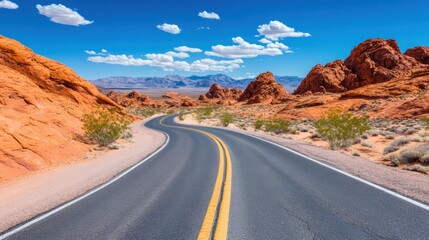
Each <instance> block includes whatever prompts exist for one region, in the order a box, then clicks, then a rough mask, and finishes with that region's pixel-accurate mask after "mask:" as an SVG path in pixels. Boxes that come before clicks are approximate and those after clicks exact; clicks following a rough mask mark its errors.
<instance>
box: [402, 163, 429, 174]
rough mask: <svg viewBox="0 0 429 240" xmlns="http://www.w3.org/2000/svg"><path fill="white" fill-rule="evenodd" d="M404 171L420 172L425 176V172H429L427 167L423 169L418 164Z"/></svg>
mask: <svg viewBox="0 0 429 240" xmlns="http://www.w3.org/2000/svg"><path fill="white" fill-rule="evenodd" d="M404 169H405V170H408V171H414V172H420V173H424V174H427V172H428V171H429V167H425V166H422V165H419V164H414V165H411V166H407V167H405V168H404Z"/></svg>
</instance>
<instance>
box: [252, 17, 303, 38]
mask: <svg viewBox="0 0 429 240" xmlns="http://www.w3.org/2000/svg"><path fill="white" fill-rule="evenodd" d="M258 32H259V34H260V35H262V36H265V38H268V39H270V40H274V41H277V40H279V38H285V37H310V36H311V35H310V33H304V32H296V31H295V29H294V28H291V27H288V26H286V25H285V24H283V23H282V22H279V21H270V23H269V24H262V25H259V27H258Z"/></svg>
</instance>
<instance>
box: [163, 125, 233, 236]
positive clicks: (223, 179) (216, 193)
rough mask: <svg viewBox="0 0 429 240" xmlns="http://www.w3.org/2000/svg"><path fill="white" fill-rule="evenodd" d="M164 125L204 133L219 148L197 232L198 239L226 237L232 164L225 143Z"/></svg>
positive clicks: (214, 138) (197, 130)
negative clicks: (214, 178) (212, 186)
mask: <svg viewBox="0 0 429 240" xmlns="http://www.w3.org/2000/svg"><path fill="white" fill-rule="evenodd" d="M165 118H166V117H164V118H162V119H161V121H160V124H161V125H163V126H166V127H174V128H181V129H187V130H191V131H196V132H199V133H201V134H204V135H206V136H208V137H210V138H211V139H213V141H214V142H215V143H216V145H217V147H218V150H219V156H220V157H219V169H218V173H217V177H216V182H215V186H214V188H213V193H212V196H211V198H210V202H209V205H208V207H207V211H206V214H205V216H204V220H203V224H202V226H201V229H200V232H199V234H198V240H206V239H226V238H227V235H228V222H229V209H230V205H231V181H232V164H231V157H230V155H229V151H228V148H227V146H226V144H225V143H224V142H223V141H222V140H221V139H219V138H218V137H217V136H215V135H213V134H211V133H209V132H205V131H202V130H199V129H194V128H189V127H179V126H171V125H166V124H164V123H163V121H164V119H165Z"/></svg>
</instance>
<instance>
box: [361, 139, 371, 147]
mask: <svg viewBox="0 0 429 240" xmlns="http://www.w3.org/2000/svg"><path fill="white" fill-rule="evenodd" d="M361 144H362V146H364V147H367V148H372V147H373V143H372V142H369V141H362V142H361Z"/></svg>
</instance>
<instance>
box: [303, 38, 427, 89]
mask: <svg viewBox="0 0 429 240" xmlns="http://www.w3.org/2000/svg"><path fill="white" fill-rule="evenodd" d="M424 50H425V48H418V49H416V50H414V51H412V50H409V53H408V54H405V55H404V54H402V53H401V52H400V50H399V47H398V44H397V43H396V41H395V40H383V39H380V38H376V39H369V40H366V41H364V42H362V43H361V44H359V45H358V46H356V47H355V48H354V49H353V50H352V51H351V54H350V56H349V57H348V58H347V59H346V60H345V61H344V62H342V61H341V60H336V61H334V62H332V63H328V64H327V65H326V66H325V67H322V66H320V65H316V66H315V67H314V68H313V69H312V70H311V71H310V73H309V74H308V75H307V77H306V78H305V79H304V80H303V82H302V83H301V85H300V86H299V87H298V88H297V90H296V91H295V94H304V93H306V92H308V91H310V92H313V93H314V92H332V93H339V92H345V91H348V90H353V89H357V88H360V87H363V86H367V85H370V84H376V83H383V82H387V81H389V80H392V79H397V78H409V77H411V76H413V75H414V74H415V73H417V72H420V71H425V70H427V69H429V66H428V65H425V64H422V62H424V61H426V60H425V58H424V56H425V55H424ZM409 55H413V56H409ZM416 59H418V60H416Z"/></svg>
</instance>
